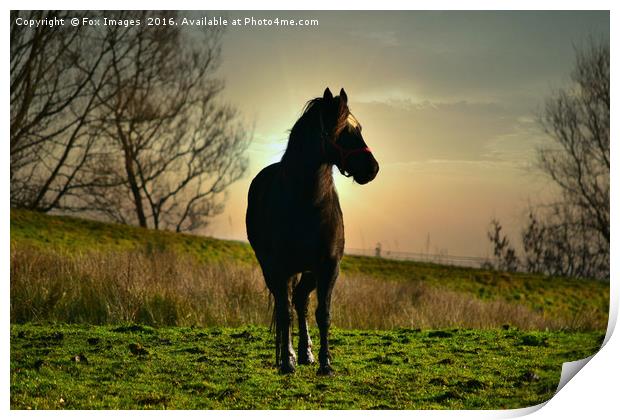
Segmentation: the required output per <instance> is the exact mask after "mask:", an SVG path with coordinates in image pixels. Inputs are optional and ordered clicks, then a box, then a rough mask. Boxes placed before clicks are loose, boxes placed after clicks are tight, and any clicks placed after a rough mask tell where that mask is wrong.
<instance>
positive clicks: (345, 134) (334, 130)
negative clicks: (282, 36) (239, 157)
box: [246, 88, 379, 375]
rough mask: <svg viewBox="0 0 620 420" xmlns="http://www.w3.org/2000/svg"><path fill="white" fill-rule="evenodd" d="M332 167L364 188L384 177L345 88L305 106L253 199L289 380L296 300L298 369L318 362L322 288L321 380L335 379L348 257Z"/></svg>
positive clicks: (255, 184)
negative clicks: (338, 289) (340, 291)
mask: <svg viewBox="0 0 620 420" xmlns="http://www.w3.org/2000/svg"><path fill="white" fill-rule="evenodd" d="M333 165H336V166H337V167H338V169H339V170H340V172H341V173H342V174H343V175H345V176H353V179H354V180H355V181H356V182H357V183H359V184H366V183H368V182H370V181H372V180H373V179H374V178H375V176H376V175H377V172H378V171H379V164H378V163H377V161H376V160H375V158H374V157H373V155H372V153H371V152H370V149H369V148H368V147H367V146H366V143H365V142H364V140H363V138H362V127H361V126H360V124H359V123H358V122H357V120H356V119H355V118H354V117H353V115H351V113H350V112H349V107H348V106H347V94H346V93H345V91H344V89H341V90H340V95H339V96H336V97H334V96H333V95H332V93H331V92H330V90H329V88H327V89H325V92H324V94H323V97H322V98H315V99H312V100H310V101H309V102H308V103H307V104H306V107H305V109H304V112H303V115H302V116H301V117H300V118H299V120H297V122H296V123H295V125H294V126H293V128H292V130H291V133H290V136H289V141H288V146H287V148H286V152H285V153H284V156H283V157H282V160H281V161H280V162H278V163H274V164H272V165H270V166H267V167H266V168H264V169H263V170H262V171H260V173H259V174H258V175H257V176H256V177H255V178H254V180H253V181H252V184H251V185H250V190H249V193H248V209H247V213H246V227H247V233H248V239H249V240H250V244H251V245H252V248H253V249H254V253H255V254H256V258H257V259H258V262H259V263H260V266H261V268H262V271H263V275H264V277H265V282H266V283H267V287H268V288H269V291H270V292H271V294H272V295H273V297H274V301H275V308H274V316H275V329H276V364H277V365H279V368H280V372H282V373H291V372H294V371H295V353H294V350H293V346H292V342H291V323H292V315H293V313H292V308H291V300H292V303H293V304H294V306H295V310H296V311H297V317H298V320H299V345H298V353H299V359H298V362H299V363H300V364H310V363H314V357H313V356H312V350H311V348H312V341H311V340H310V336H309V334H308V324H307V322H306V317H307V313H308V298H309V295H310V293H311V292H312V291H313V290H314V289H315V288H316V289H317V300H318V305H317V309H316V320H317V324H318V327H319V331H320V337H321V349H320V351H319V364H320V367H319V370H318V372H317V373H318V374H322V375H331V374H332V373H333V371H332V368H331V356H330V353H329V343H328V330H329V325H330V303H331V295H332V290H333V288H334V284H335V282H336V278H337V277H338V272H339V266H340V260H341V259H342V254H343V250H344V225H343V223H342V211H341V210H340V203H339V201H338V195H337V193H336V188H335V186H334V180H333V177H332V168H333ZM300 273H301V274H302V275H301V278H300V279H299V277H298V275H299V274H300Z"/></svg>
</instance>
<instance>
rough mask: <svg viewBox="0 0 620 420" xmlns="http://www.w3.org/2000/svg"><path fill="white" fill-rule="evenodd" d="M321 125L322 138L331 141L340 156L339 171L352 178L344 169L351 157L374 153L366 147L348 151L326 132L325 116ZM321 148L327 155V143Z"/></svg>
mask: <svg viewBox="0 0 620 420" xmlns="http://www.w3.org/2000/svg"><path fill="white" fill-rule="evenodd" d="M320 123H321V136H322V137H323V139H324V140H325V139H327V140H328V141H329V143H330V144H331V145H332V146H334V148H335V149H336V150H337V151H338V156H339V158H340V159H339V160H340V164H336V166H337V167H338V170H339V171H340V173H341V174H342V175H344V176H346V177H350V176H351V174H348V173H346V169H344V166H345V164H346V163H347V159H348V158H349V156H352V155H355V154H358V153H372V152H371V150H370V147H368V146H366V147H360V148H358V149H346V148H344V147H342V146H341V145H339V144H338V143H336V140H335V139H334V138H332V136H330V135H329V134H328V133H327V132H326V131H325V128H324V127H323V115H322V114H321V115H320ZM321 147H322V149H323V154H325V142H324V141H323V142H322V143H321Z"/></svg>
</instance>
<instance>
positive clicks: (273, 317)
mask: <svg viewBox="0 0 620 420" xmlns="http://www.w3.org/2000/svg"><path fill="white" fill-rule="evenodd" d="M271 306H273V308H272V311H271V322H270V324H269V331H270V332H271V333H274V332H275V334H274V335H275V341H276V366H280V341H281V337H280V333H279V331H278V326H277V324H276V321H277V320H276V316H277V315H276V305H275V299H274V297H273V293H271V292H270V293H269V306H268V307H267V308H268V309H269V307H271Z"/></svg>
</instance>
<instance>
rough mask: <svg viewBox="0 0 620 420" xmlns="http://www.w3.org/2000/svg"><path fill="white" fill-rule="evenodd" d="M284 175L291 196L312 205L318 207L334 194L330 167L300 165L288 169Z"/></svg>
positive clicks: (320, 164)
mask: <svg viewBox="0 0 620 420" xmlns="http://www.w3.org/2000/svg"><path fill="white" fill-rule="evenodd" d="M287 169H288V170H287V171H286V173H285V174H284V176H285V180H286V184H287V185H288V186H289V188H290V189H291V192H293V194H295V195H298V196H299V197H300V198H301V199H302V200H303V201H305V202H308V203H311V204H312V205H319V204H321V203H324V202H326V201H327V200H330V199H331V198H332V197H333V196H334V194H333V192H334V188H335V187H334V177H333V175H332V165H331V164H327V163H319V164H316V165H300V166H298V167H294V168H292V167H289V168H287Z"/></svg>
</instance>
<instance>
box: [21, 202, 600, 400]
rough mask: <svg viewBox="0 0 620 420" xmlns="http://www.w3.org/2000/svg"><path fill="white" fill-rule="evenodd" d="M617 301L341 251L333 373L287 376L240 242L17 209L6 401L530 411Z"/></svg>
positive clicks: (303, 371) (586, 284)
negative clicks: (276, 357)
mask: <svg viewBox="0 0 620 420" xmlns="http://www.w3.org/2000/svg"><path fill="white" fill-rule="evenodd" d="M608 302H609V285H608V284H605V283H601V282H597V281H592V280H584V279H567V278H549V277H545V276H540V275H532V274H519V273H502V272H496V271H492V270H482V269H472V268H459V267H450V266H442V265H436V264H428V263H416V262H407V261H392V260H387V259H382V258H369V257H354V256H346V257H345V259H344V260H343V263H342V272H341V276H340V278H339V280H338V283H337V285H336V288H335V291H334V303H333V322H332V325H333V329H332V333H331V337H332V341H331V342H332V354H333V357H334V368H335V370H336V376H335V377H333V378H322V377H317V376H316V375H315V371H316V366H302V367H299V368H298V370H297V372H296V373H295V374H294V375H291V376H281V375H278V374H277V370H276V369H275V366H274V350H273V338H272V335H271V333H270V332H269V329H268V325H269V323H270V320H271V312H270V307H269V299H268V293H267V291H266V289H265V286H264V284H263V280H262V277H261V274H260V270H259V269H258V267H257V265H256V263H255V260H254V256H253V253H252V251H251V249H250V248H249V246H248V245H247V244H245V243H242V242H236V241H222V240H217V239H213V238H204V237H199V236H192V235H181V234H174V233H170V232H154V231H148V230H144V229H140V228H134V227H128V226H121V225H114V224H106V223H99V222H94V221H88V220H82V219H77V218H72V217H59V216H49V215H43V214H39V213H33V212H28V211H17V210H12V211H11V322H12V326H11V407H12V408H33V409H43V408H184V409H192V408H295V409H304V408H358V409H366V408H398V409H413V408H425V409H431V408H448V409H450V408H484V409H487V408H520V407H526V406H531V405H535V404H538V403H540V402H543V401H545V400H547V399H549V398H550V397H551V396H552V395H553V393H554V391H555V389H556V387H557V384H558V380H559V377H560V372H561V365H562V363H563V362H566V361H571V360H576V359H580V358H583V357H586V356H589V355H591V354H593V353H594V352H595V351H596V350H597V349H598V348H599V346H600V344H601V342H602V339H603V336H604V331H605V328H606V325H607V317H608V313H607V312H608ZM311 304H313V303H311ZM312 334H313V337H314V338H315V341H317V342H318V340H317V339H316V338H317V332H316V331H312ZM316 351H317V349H315V355H316Z"/></svg>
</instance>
